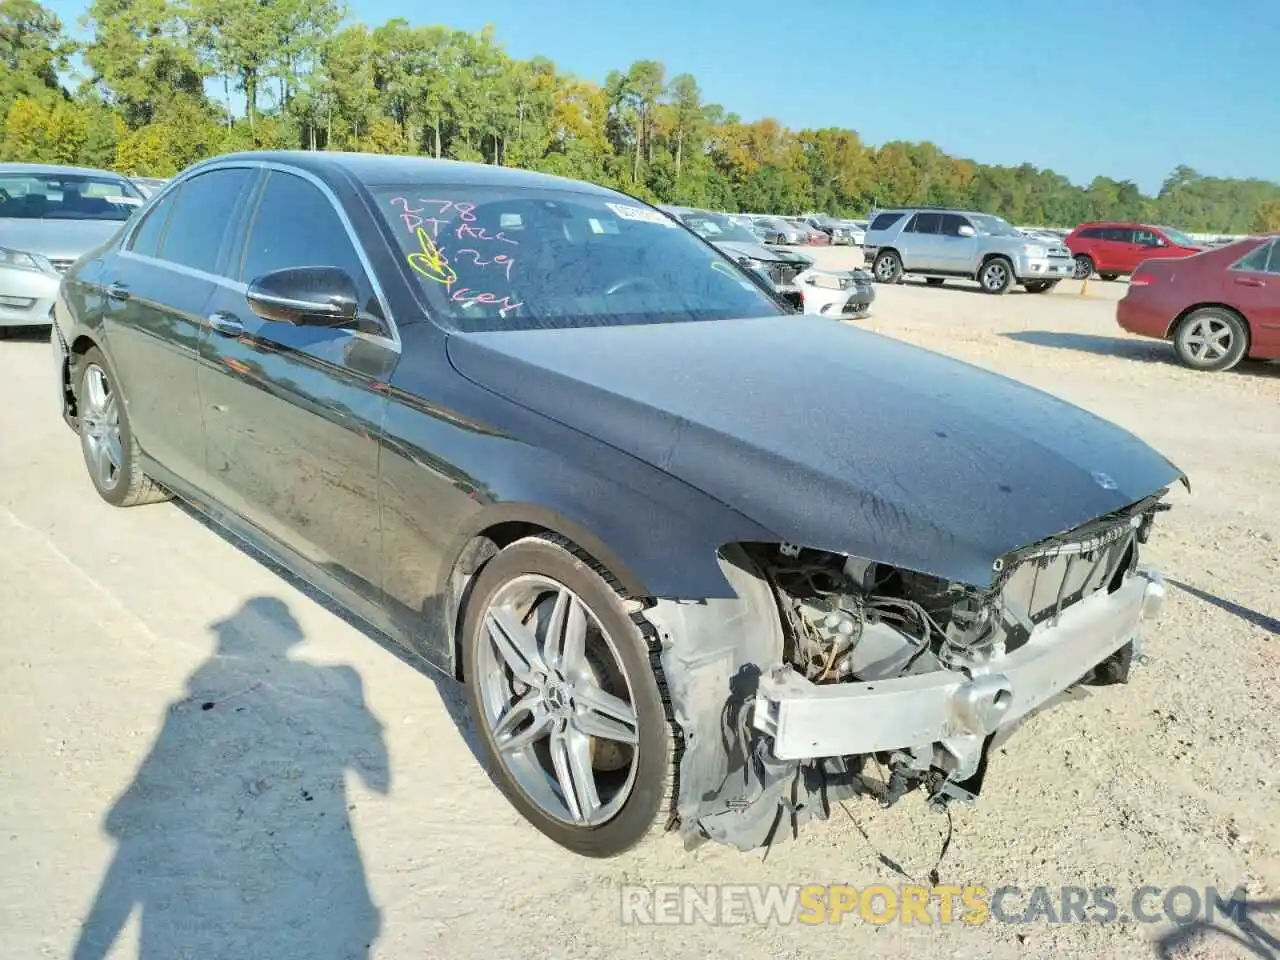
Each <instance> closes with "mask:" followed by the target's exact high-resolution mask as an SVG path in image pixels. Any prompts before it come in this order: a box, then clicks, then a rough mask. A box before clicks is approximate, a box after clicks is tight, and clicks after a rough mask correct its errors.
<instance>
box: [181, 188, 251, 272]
mask: <svg viewBox="0 0 1280 960" xmlns="http://www.w3.org/2000/svg"><path fill="white" fill-rule="evenodd" d="M254 173H255V171H253V170H249V169H247V168H244V167H240V168H234V169H230V170H212V171H210V172H209V173H202V174H199V175H198V176H195V177H192V178H191V179H190V180H188V181H187V182H186V183H185V184H183V186H182V189H181V190H180V191H179V192H178V197H177V200H176V201H175V202H174V208H173V213H172V214H170V216H169V226H168V229H166V230H165V232H164V239H163V240H162V241H161V243H160V253H159V257H160V259H161V260H167V261H168V262H169V263H176V264H179V265H181V266H184V267H191V268H193V269H195V270H203V271H204V272H205V273H217V271H218V259H219V256H220V255H221V252H222V245H223V242H224V241H225V240H226V239H227V227H228V225H229V224H230V222H231V217H232V215H233V213H234V211H235V209H236V205H237V201H239V199H240V194H241V192H242V191H244V189H245V188H246V187H248V186H249V184H250V183H252V182H253V177H254Z"/></svg>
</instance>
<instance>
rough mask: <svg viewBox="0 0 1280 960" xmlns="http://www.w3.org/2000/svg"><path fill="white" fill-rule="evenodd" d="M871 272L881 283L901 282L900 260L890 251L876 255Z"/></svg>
mask: <svg viewBox="0 0 1280 960" xmlns="http://www.w3.org/2000/svg"><path fill="white" fill-rule="evenodd" d="M871 272H872V273H873V274H875V278H876V279H877V280H879V281H880V282H881V283H900V282H901V281H902V258H901V257H899V256H898V255H897V254H896V253H894V252H893V251H892V250H884V251H882V252H881V253H879V254H877V255H876V260H875V263H873V264H872V266H871Z"/></svg>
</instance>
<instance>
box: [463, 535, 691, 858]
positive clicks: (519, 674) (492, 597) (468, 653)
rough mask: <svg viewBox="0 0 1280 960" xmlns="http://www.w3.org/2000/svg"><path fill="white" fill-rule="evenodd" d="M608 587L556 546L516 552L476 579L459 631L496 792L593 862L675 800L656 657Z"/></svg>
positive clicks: (650, 826) (547, 543)
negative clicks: (497, 788)
mask: <svg viewBox="0 0 1280 960" xmlns="http://www.w3.org/2000/svg"><path fill="white" fill-rule="evenodd" d="M606 577H607V574H606V573H605V572H604V571H603V570H601V569H600V568H598V567H597V566H596V565H595V564H594V563H592V562H591V561H590V560H589V559H587V558H586V557H583V556H580V555H579V554H577V553H576V552H575V551H574V550H573V548H571V546H570V545H569V544H567V543H566V542H563V541H560V540H558V539H554V538H549V537H548V538H544V537H530V538H526V539H523V540H518V541H516V542H515V543H513V544H511V545H510V546H509V547H507V548H506V549H505V550H503V551H502V552H501V553H499V554H498V555H497V556H496V557H494V558H493V559H492V560H491V561H489V563H487V564H486V565H485V567H484V568H483V569H482V570H481V572H480V575H479V576H478V577H477V579H476V582H475V585H474V588H473V589H472V590H471V595H470V599H469V600H468V602H467V608H466V615H465V620H464V625H463V650H462V655H463V675H464V677H465V678H466V686H467V696H468V700H469V701H470V704H471V710H472V715H473V716H474V717H475V718H476V722H477V727H478V728H479V730H480V734H481V737H482V739H483V742H484V745H485V748H486V753H487V754H488V760H489V766H490V768H491V771H492V772H493V774H494V780H495V781H496V782H497V784H498V786H499V788H500V789H501V790H502V792H503V793H504V794H505V795H506V797H507V799H508V800H510V801H511V803H512V805H513V806H515V808H516V809H517V810H519V811H520V813H521V814H522V815H523V816H524V817H525V819H527V820H528V821H529V822H530V823H531V824H533V826H535V827H537V828H538V829H539V830H540V831H542V832H543V833H544V834H546V835H547V836H548V837H550V838H551V839H552V840H554V841H555V842H556V843H558V844H560V845H561V846H563V847H566V848H568V849H570V850H572V851H574V852H575V853H579V854H583V855H585V856H590V857H611V856H614V855H616V854H619V853H622V852H623V851H625V850H627V849H629V848H631V847H633V846H635V845H636V844H637V843H639V842H640V841H641V840H643V839H644V838H645V837H646V836H648V835H649V834H650V833H656V832H660V831H661V830H662V829H664V828H665V826H666V824H667V820H668V818H669V817H670V815H671V812H672V809H673V804H674V795H675V762H676V751H675V741H674V730H673V728H672V726H671V725H670V723H669V721H668V720H667V710H666V706H665V703H664V700H663V695H662V692H661V690H660V688H659V684H658V679H657V674H656V657H657V653H656V651H654V652H652V653H651V651H650V649H649V646H648V644H647V642H646V641H645V638H644V636H643V635H642V634H641V632H640V629H639V628H638V627H637V626H636V624H635V623H634V622H633V621H632V619H631V617H630V616H629V615H628V614H627V612H626V610H625V609H624V608H623V605H622V599H621V597H620V596H619V594H618V592H617V590H615V589H614V587H613V586H612V585H611V583H610V582H609V580H607V579H606Z"/></svg>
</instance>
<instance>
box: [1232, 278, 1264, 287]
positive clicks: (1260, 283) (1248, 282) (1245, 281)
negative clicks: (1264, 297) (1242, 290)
mask: <svg viewBox="0 0 1280 960" xmlns="http://www.w3.org/2000/svg"><path fill="white" fill-rule="evenodd" d="M1236 284H1237V285H1238V286H1241V287H1265V286H1266V285H1267V281H1265V280H1259V279H1258V278H1257V277H1236Z"/></svg>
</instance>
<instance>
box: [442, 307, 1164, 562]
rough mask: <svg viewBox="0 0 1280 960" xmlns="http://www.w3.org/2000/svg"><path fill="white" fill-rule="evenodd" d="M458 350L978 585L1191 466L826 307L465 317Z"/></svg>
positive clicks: (695, 481)
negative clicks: (478, 323)
mask: <svg viewBox="0 0 1280 960" xmlns="http://www.w3.org/2000/svg"><path fill="white" fill-rule="evenodd" d="M448 352H449V357H450V359H451V362H452V363H453V364H454V366H455V367H456V369H457V370H458V371H459V372H460V373H461V374H462V375H463V376H465V377H467V378H469V379H470V380H472V381H473V382H475V383H477V384H479V385H481V386H483V387H485V388H487V389H488V390H490V391H492V392H494V393H497V394H500V395H502V396H504V397H506V398H508V399H510V400H512V401H514V402H516V403H519V404H521V405H523V406H525V407H528V408H530V409H533V410H536V411H538V412H540V413H542V414H543V415H545V416H548V417H551V418H552V419H554V420H557V421H559V422H561V423H564V424H566V425H568V426H570V427H573V428H575V429H577V430H579V431H581V432H583V433H585V434H588V435H590V436H592V437H595V438H596V439H598V440H600V441H602V442H604V443H607V444H609V445H611V446H613V447H616V448H618V449H620V450H623V451H626V452H627V453H629V454H631V455H633V456H635V457H637V458H639V459H640V460H642V461H645V462H646V463H649V464H651V465H653V466H655V467H657V468H659V469H662V470H664V471H666V472H668V473H670V474H672V475H673V476H676V477H678V478H680V479H681V480H683V481H684V482H686V483H688V484H690V485H692V486H694V487H696V488H698V489H700V490H702V491H703V492H704V493H706V494H708V495H710V496H712V497H715V498H716V499H718V500H719V501H721V502H722V503H724V504H726V505H728V506H730V507H732V508H734V509H736V510H737V511H739V512H740V513H742V514H743V515H745V516H747V517H749V518H750V519H752V520H753V521H755V522H756V523H758V524H760V525H761V526H763V527H765V528H767V529H769V530H771V531H772V532H773V533H774V534H776V535H777V537H778V538H779V539H780V540H783V541H786V542H789V543H796V544H799V545H802V546H808V547H815V548H820V549H825V550H830V551H833V552H838V553H849V554H854V555H857V556H861V557H865V558H869V559H875V560H878V561H881V562H885V563H890V564H894V565H897V566H901V567H905V568H907V569H911V570H915V571H918V572H922V573H929V574H934V575H936V576H940V577H945V578H947V579H951V580H958V581H963V582H966V583H970V584H973V585H975V586H986V585H989V584H990V583H991V582H992V577H993V564H994V563H995V561H996V560H997V559H998V558H1000V557H1002V556H1004V555H1005V554H1007V553H1008V552H1010V551H1011V550H1014V549H1017V548H1018V547H1022V546H1026V545H1028V544H1031V543H1035V542H1037V541H1040V540H1043V539H1044V538H1046V537H1048V536H1051V535H1053V534H1055V533H1061V532H1064V531H1066V530H1070V529H1072V528H1074V527H1076V526H1079V525H1080V524H1082V523H1084V522H1085V521H1087V520H1091V519H1093V518H1095V517H1098V516H1101V515H1103V514H1105V513H1109V512H1111V511H1113V510H1117V509H1119V508H1122V507H1125V506H1128V505H1130V504H1132V503H1135V502H1136V501H1138V500H1141V499H1142V498H1144V497H1146V496H1148V495H1150V494H1152V493H1155V492H1157V491H1159V490H1161V489H1162V488H1164V487H1166V486H1168V485H1169V484H1170V483H1172V482H1173V481H1174V480H1176V479H1178V478H1179V477H1181V474H1180V472H1179V471H1178V469H1177V468H1176V467H1174V466H1173V465H1172V464H1171V463H1169V461H1167V460H1166V459H1165V458H1164V457H1162V456H1161V455H1160V454H1158V453H1157V452H1156V451H1154V450H1152V449H1151V448H1150V447H1148V446H1147V445H1146V444H1145V443H1143V442H1142V441H1140V440H1138V439H1137V438H1136V437H1134V436H1133V435H1131V434H1129V433H1127V432H1125V431H1124V430H1122V429H1120V428H1119V427H1116V426H1114V425H1113V424H1111V423H1108V422H1107V421H1105V420H1102V419H1100V418H1098V417H1096V416H1094V415H1093V414H1090V413H1087V412H1085V411H1084V410H1081V409H1079V408H1077V407H1074V406H1072V405H1070V404H1068V403H1066V402H1065V401H1062V400H1059V399H1057V398H1056V397H1053V396H1050V395H1049V394H1046V393H1043V392H1041V391H1039V390H1035V389H1033V388H1031V387H1028V386H1024V385H1023V384H1020V383H1018V382H1016V381H1013V380H1009V379H1007V378H1004V377H1001V376H998V375H996V374H993V373H989V372H986V371H984V370H980V369H978V368H976V367H973V366H970V365H968V364H965V363H962V362H959V361H956V360H952V359H949V358H946V357H943V356H941V355H938V354H935V353H932V352H929V351H926V350H923V349H921V348H918V347H913V346H910V345H907V344H904V343H901V342H900V341H896V340H893V339H890V338H887V337H882V336H879V335H877V334H873V333H869V332H866V331H862V330H858V329H857V328H854V327H851V326H848V325H844V324H833V323H831V321H830V320H828V319H825V318H818V317H805V316H790V317H781V318H775V317H771V318H762V319H748V320H730V321H721V322H707V323H672V324H662V323H658V324H647V325H632V326H618V327H587V328H574V329H549V330H528V331H506V332H491V333H465V334H453V335H450V337H449V340H448Z"/></svg>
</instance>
